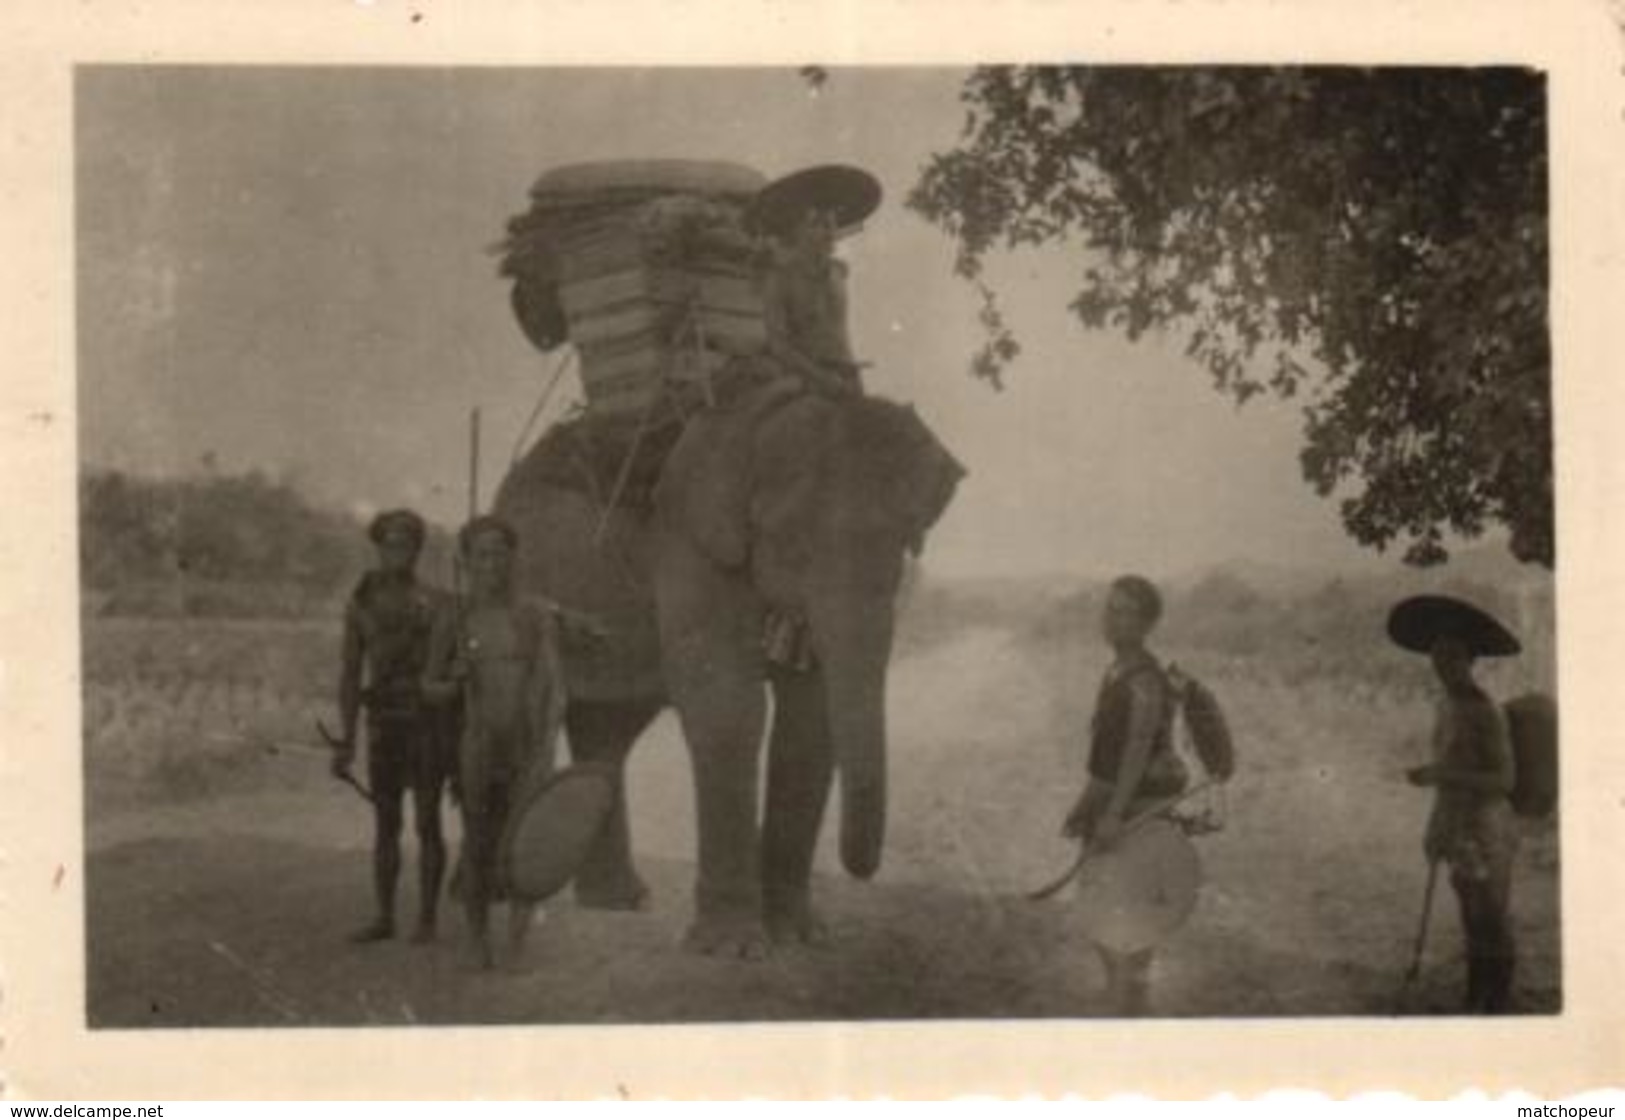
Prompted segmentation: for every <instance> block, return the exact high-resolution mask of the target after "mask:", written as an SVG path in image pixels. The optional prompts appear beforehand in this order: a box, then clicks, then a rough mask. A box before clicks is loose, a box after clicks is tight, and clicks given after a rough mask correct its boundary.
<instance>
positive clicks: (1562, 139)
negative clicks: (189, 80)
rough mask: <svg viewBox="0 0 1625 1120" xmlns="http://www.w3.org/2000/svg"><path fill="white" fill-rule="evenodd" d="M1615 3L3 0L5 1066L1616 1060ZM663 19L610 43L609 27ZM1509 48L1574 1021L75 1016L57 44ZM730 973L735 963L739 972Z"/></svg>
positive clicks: (838, 1085) (1211, 57)
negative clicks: (1523, 203)
mask: <svg viewBox="0 0 1625 1120" xmlns="http://www.w3.org/2000/svg"><path fill="white" fill-rule="evenodd" d="M1622 18H1625V12H1622V11H1621V6H1620V5H1618V4H1615V3H1612V2H1611V0H1551V2H1548V3H1536V2H1532V0H1516V2H1498V0H1452V2H1450V3H1430V4H1424V3H1420V2H1415V0H1412V2H1404V0H1327V2H1316V0H1305V2H1302V3H1295V4H1284V3H1278V2H1270V0H1185V2H1169V0H1129V2H1116V3H1114V2H1099V0H1097V2H1090V3H1068V2H1064V0H891V2H873V0H868V2H863V3H859V2H857V0H848V2H845V3H834V2H818V0H783V2H764V0H750V2H745V0H734V2H729V0H625V2H610V0H595V2H593V3H590V4H589V3H587V2H585V0H571V2H535V0H533V2H529V3H524V2H512V3H503V2H484V3H473V2H471V0H415V2H413V0H277V3H275V4H272V3H263V4H255V5H233V6H229V7H228V6H225V5H210V4H206V3H204V2H202V0H192V2H184V0H172V2H163V0H158V2H150V3H136V2H127V0H115V2H97V3H90V4H73V5H58V4H51V3H47V2H44V0H15V2H13V3H12V4H9V5H7V7H6V9H5V11H4V12H0V44H3V45H0V167H4V168H5V172H4V174H3V176H0V244H3V245H5V246H6V247H7V249H8V252H7V254H6V257H7V260H6V268H5V270H4V273H3V275H0V292H3V293H4V299H3V301H0V306H3V307H4V308H5V309H6V311H5V314H4V316H0V370H3V372H0V406H3V407H0V424H3V431H4V434H3V436H0V470H3V472H4V473H3V475H0V477H4V478H6V479H7V480H8V482H9V488H8V493H9V494H10V495H11V498H10V501H9V502H8V503H7V513H8V516H7V517H6V518H5V519H4V521H5V524H4V526H3V527H0V572H3V573H4V576H3V581H0V720H3V724H0V728H3V730H0V734H3V736H4V742H5V744H6V745H5V748H4V750H3V751H0V766H3V767H4V781H3V782H0V791H3V792H0V812H3V816H0V822H3V825H0V875H3V878H0V914H3V918H0V985H3V990H0V1044H3V1045H0V1076H3V1077H4V1081H5V1084H4V1091H5V1093H6V1094H7V1095H9V1096H15V1097H26V1098H90V1097H93V1098H99V1099H109V1098H126V1099H137V1098H140V1099H188V1098H214V1097H226V1098H284V1097H286V1098H390V1097H449V1098H462V1097H483V1098H536V1097H615V1096H631V1097H634V1098H647V1097H664V1098H701V1099H703V1098H713V1099H715V1098H737V1097H746V1096H754V1097H792V1098H808V1097H811V1098H822V1097H832V1096H848V1097H859V1098H862V1097H874V1096H888V1097H894V1098H937V1097H947V1096H955V1095H963V1094H997V1095H1002V1096H1007V1097H1013V1096H1019V1095H1044V1096H1057V1095H1061V1094H1064V1093H1078V1094H1083V1095H1087V1096H1103V1095H1106V1094H1110V1093H1118V1092H1134V1093H1144V1094H1149V1095H1153V1096H1162V1097H1190V1096H1206V1095H1209V1094H1211V1093H1215V1092H1219V1091H1229V1092H1234V1093H1238V1094H1242V1095H1254V1094H1257V1093H1260V1092H1264V1091H1267V1090H1270V1089H1286V1088H1294V1089H1316V1090H1320V1091H1323V1092H1326V1093H1329V1094H1334V1095H1346V1094H1349V1093H1353V1092H1358V1091H1369V1090H1387V1089H1398V1090H1405V1091H1409V1092H1412V1093H1417V1094H1424V1095H1430V1096H1438V1095H1443V1094H1451V1093H1456V1092H1460V1091H1462V1090H1465V1089H1469V1088H1478V1089H1481V1090H1484V1091H1486V1092H1490V1093H1502V1092H1506V1091H1510V1090H1515V1089H1526V1090H1528V1091H1531V1092H1535V1093H1540V1094H1543V1095H1552V1094H1562V1093H1571V1092H1577V1091H1580V1090H1584V1089H1587V1088H1596V1087H1605V1086H1609V1085H1613V1086H1619V1085H1621V1084H1625V1041H1622V1040H1625V1016H1622V1015H1621V1014H1620V1010H1619V1004H1618V998H1619V997H1618V993H1619V992H1621V991H1625V948H1622V946H1625V901H1622V899H1621V894H1620V890H1619V885H1620V874H1619V859H1620V856H1619V853H1620V852H1621V850H1625V827H1622V824H1625V751H1622V748H1621V744H1620V742H1619V737H1618V734H1617V732H1616V731H1615V725H1616V724H1615V721H1616V720H1617V697H1618V695H1619V692H1620V685H1619V682H1618V673H1617V670H1616V666H1615V662H1614V656H1613V655H1614V654H1615V651H1616V650H1617V648H1618V647H1619V645H1620V638H1621V637H1622V636H1625V591H1622V590H1621V588H1622V586H1625V580H1622V579H1621V578H1620V573H1622V572H1625V530H1622V528H1621V521H1622V520H1625V519H1622V518H1620V517H1618V516H1617V512H1616V511H1617V510H1618V509H1619V501H1618V496H1619V495H1620V494H1622V493H1625V456H1621V455H1620V454H1619V453H1618V450H1617V439H1616V438H1615V436H1614V432H1615V428H1616V424H1617V422H1618V419H1619V418H1620V417H1621V416H1625V377H1621V376H1620V375H1619V373H1618V371H1617V366H1618V358H1617V357H1616V354H1615V352H1614V350H1613V347H1614V346H1615V345H1617V337H1618V329H1617V328H1618V321H1619V316H1620V312H1619V307H1620V299H1621V297H1620V293H1621V292H1622V291H1625V282H1622V281H1625V222H1622V221H1621V212H1620V211H1621V200H1622V199H1625V174H1622V157H1625V82H1622V80H1621V73H1622V67H1625V34H1622V32H1621V28H1620V22H1619V21H1620V20H1621V19H1622ZM662 25H664V26H668V27H670V28H672V33H669V34H662V35H659V36H643V37H641V38H635V39H629V38H628V36H627V34H626V31H625V29H626V28H627V27H652V26H662ZM1018 60H1019V61H1029V60H1031V61H1071V62H1076V61H1085V60H1086V61H1099V62H1107V61H1111V62H1144V63H1178V62H1193V63H1194V62H1221V61H1234V62H1270V61H1274V62H1303V63H1310V62H1321V63H1329V62H1340V63H1379V62H1380V63H1422V62H1426V63H1439V64H1479V63H1484V64H1488V63H1496V64H1505V63H1520V64H1527V65H1533V66H1537V67H1540V68H1542V69H1545V70H1547V71H1549V73H1550V75H1551V80H1550V84H1549V92H1550V99H1551V100H1550V118H1549V119H1550V122H1551V132H1550V136H1551V167H1552V200H1553V201H1552V206H1553V209H1552V215H1551V218H1552V225H1551V229H1552V249H1553V252H1552V269H1553V276H1552V291H1553V335H1554V353H1555V355H1556V357H1555V369H1554V377H1553V384H1554V394H1555V396H1556V402H1557V438H1556V446H1557V462H1556V477H1557V484H1558V491H1559V493H1558V499H1557V510H1558V522H1559V533H1558V539H1559V541H1560V545H1559V552H1560V560H1559V565H1560V566H1559V569H1558V580H1559V593H1558V599H1559V615H1560V618H1559V624H1558V637H1559V654H1558V657H1559V671H1560V681H1561V685H1560V691H1561V702H1562V708H1563V713H1564V715H1563V718H1564V726H1565V739H1564V745H1563V752H1564V753H1563V766H1562V782H1563V805H1564V814H1563V821H1562V828H1563V837H1562V849H1563V852H1564V865H1563V892H1564V899H1563V905H1564V922H1563V960H1564V970H1565V977H1564V992H1565V1006H1564V1011H1563V1012H1562V1014H1561V1015H1557V1016H1549V1017H1548V1016H1536V1017H1527V1018H1514V1019H1503V1020H1485V1019H1452V1018H1442V1019H1432V1020H1426V1021H1417V1020H1403V1021H1400V1020H1394V1021H1388V1020H1382V1019H1360V1020H1355V1019H1294V1020H1275V1021H1269V1020H1263V1021H1259V1020H1249V1021H1226V1020H1201V1021H1150V1022H1133V1023H1124V1022H1113V1021H1110V1020H1094V1021H1087V1022H1085V1021H1078V1022H1056V1021H1044V1022H990V1023H944V1022H931V1023H887V1024H789V1025H787V1024H771V1025H730V1026H683V1027H665V1026H662V1027H636V1026H606V1027H599V1026H585V1027H545V1028H544V1027H536V1028H525V1027H500V1028H499V1027H477V1028H476V1027H463V1028H433V1029H428V1030H424V1029H400V1028H378V1029H320V1030H318V1029H297V1030H249V1029H240V1030H203V1029H189V1030H175V1031H146V1032H124V1031H97V1032H90V1031H88V1030H87V1029H86V1025H85V1011H84V1008H85V999H84V984H85V970H84V948H83V928H84V898H83V892H84V882H83V874H82V871H83V865H84V862H83V855H84V852H83V844H84V841H83V830H82V815H81V813H82V790H81V776H80V773H81V772H80V749H79V742H80V734H79V733H80V722H79V626H78V588H77V579H76V577H77V571H78V564H77V553H76V549H77V543H76V529H75V506H74V495H75V484H76V479H77V472H78V460H77V449H76V446H75V424H76V417H75V386H74V347H75V343H74V338H75V326H74V253H73V244H74V240H73V239H74V208H73V201H74V199H73V132H72V121H73V101H72V97H73V67H74V65H75V64H78V63H88V62H109V61H121V62H131V63H139V62H162V63H191V62H210V63H234V64H236V63H240V64H245V65H247V64H289V63H300V64H317V65H339V64H344V65H356V64H367V65H503V66H532V65H538V66H539V65H592V64H616V65H627V64H702V63H703V64H745V63H752V64H762V63H772V64H784V65H800V64H805V63H818V64H823V65H831V66H833V65H842V64H856V63H877V64H878V63H884V64H908V63H924V62H932V63H971V62H978V61H982V62H992V61H1018ZM744 967H748V966H744Z"/></svg>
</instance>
